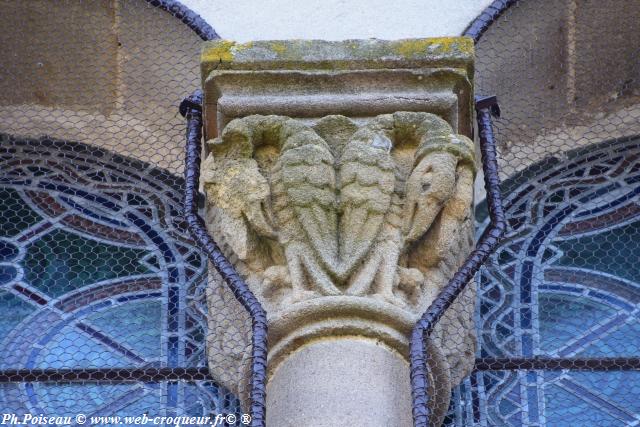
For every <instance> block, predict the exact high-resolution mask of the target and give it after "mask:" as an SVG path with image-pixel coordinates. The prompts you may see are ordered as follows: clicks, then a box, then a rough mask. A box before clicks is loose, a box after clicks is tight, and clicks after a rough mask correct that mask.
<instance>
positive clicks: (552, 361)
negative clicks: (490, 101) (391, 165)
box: [448, 0, 640, 427]
mask: <svg viewBox="0 0 640 427" xmlns="http://www.w3.org/2000/svg"><path fill="white" fill-rule="evenodd" d="M496 3H501V2H496ZM511 3H514V2H511ZM638 22H640V4H639V3H638V2H627V1H604V2H603V1H598V2H594V1H576V0H569V1H565V0H554V1H550V0H528V1H520V2H516V3H515V5H513V6H512V7H510V8H508V9H507V10H506V11H505V12H504V14H503V15H502V16H501V17H500V18H498V19H497V21H496V22H495V23H493V24H492V25H491V26H490V27H489V28H488V30H487V32H486V33H485V34H484V35H483V36H482V38H481V39H480V41H479V43H478V44H477V62H476V64H477V72H476V92H477V93H481V94H491V95H497V96H498V100H499V102H500V107H501V110H502V115H501V118H499V119H495V120H494V133H495V138H496V141H497V144H498V146H497V148H498V156H499V165H500V174H501V180H502V185H501V189H502V196H503V204H504V209H505V213H506V219H507V231H506V234H505V237H504V239H503V241H502V242H501V243H500V245H499V247H498V248H497V250H496V251H495V252H494V254H493V255H492V256H491V257H490V259H489V261H487V262H486V263H485V265H484V267H483V268H482V269H481V271H480V273H479V274H478V276H477V287H478V304H477V313H476V325H477V331H478V357H479V358H480V359H479V360H478V362H477V364H476V372H475V373H474V374H472V375H471V377H470V378H469V379H467V380H466V381H465V382H464V383H463V385H462V386H460V387H459V388H457V389H456V390H455V393H454V404H453V405H452V407H451V408H450V418H449V420H448V423H449V424H450V425H474V426H475V425H482V426H566V427H569V426H576V427H578V426H626V425H637V423H638V422H639V420H640V406H638V392H639V391H640V372H638V371H637V369H638V363H637V362H638V358H639V357H640V317H639V316H638V302H639V299H638V296H639V295H640V293H639V292H640V268H639V267H638V264H637V263H638V253H640V247H639V243H638V242H640V239H639V237H640V215H639V213H640V205H639V201H640V199H639V194H640V156H639V155H640V137H639V135H640V104H639V101H640V62H639V61H638V58H639V57H640V32H638V28H639V27H638ZM481 191H482V190H480V192H481ZM478 199H479V200H482V197H480V198H478ZM476 214H477V219H478V221H479V224H480V227H479V231H482V229H483V227H486V224H487V223H488V219H487V211H486V204H484V203H480V204H479V205H478V208H477V212H476ZM577 359H580V360H577ZM634 368H635V370H634Z"/></svg>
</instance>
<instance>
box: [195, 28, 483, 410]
mask: <svg viewBox="0 0 640 427" xmlns="http://www.w3.org/2000/svg"><path fill="white" fill-rule="evenodd" d="M447 40H449V39H447ZM269 43H271V44H269ZM349 43H353V44H354V45H355V47H353V46H351V47H350V44H349ZM421 43H422V44H421ZM438 43H441V44H446V43H448V45H447V46H442V45H438ZM465 43H467V42H466V41H464V39H453V41H448V42H447V41H445V40H440V42H437V41H434V40H430V41H428V42H420V41H417V42H416V41H414V42H408V41H403V42H380V41H370V42H341V43H333V44H332V43H329V42H308V43H307V42H288V43H284V44H283V46H281V47H278V46H276V45H275V44H274V42H261V43H256V44H253V45H244V46H238V45H235V44H230V43H228V42H218V43H217V44H215V45H209V46H208V47H206V48H205V50H204V54H203V57H204V58H205V61H204V63H203V71H204V85H205V89H206V93H205V96H206V109H207V116H208V120H207V137H208V140H207V145H206V149H207V156H206V158H205V161H204V162H203V165H202V177H203V185H204V187H203V188H204V191H205V195H206V217H207V226H208V227H209V231H210V232H211V234H212V235H214V236H215V237H216V240H218V241H219V242H220V243H221V245H222V247H223V248H224V250H225V252H226V255H227V256H228V257H229V259H231V260H232V262H233V263H234V264H235V266H236V268H237V269H238V271H239V272H240V273H241V274H242V275H243V276H244V278H245V279H246V281H247V283H248V285H249V286H250V287H251V289H252V290H253V292H254V293H255V294H256V296H258V298H259V299H260V300H261V301H262V302H263V304H264V306H265V308H266V310H267V313H268V319H269V323H270V325H269V327H270V335H269V345H270V351H269V372H270V375H271V376H273V374H274V371H275V370H277V369H278V367H279V366H281V365H282V364H283V363H284V360H285V359H287V358H288V357H289V355H291V354H293V353H294V352H296V351H297V350H298V349H300V348H302V347H303V346H305V345H310V344H313V343H314V342H318V340H321V339H324V338H327V337H332V338H335V337H360V338H363V339H368V340H373V341H375V342H379V343H381V345H383V346H385V348H388V349H390V351H392V352H394V354H398V355H401V359H403V358H404V360H406V357H407V355H408V337H409V332H410V330H411V328H412V327H413V325H414V324H415V322H416V320H417V319H418V317H419V316H420V314H421V313H422V312H424V311H425V310H426V309H427V307H428V306H429V305H430V304H431V302H432V301H433V300H434V298H435V297H436V296H437V294H438V293H439V291H440V290H441V289H442V287H443V286H444V285H445V284H446V283H447V281H448V280H449V279H450V278H451V277H452V275H453V274H454V272H455V271H456V270H457V268H458V267H459V266H460V265H461V263H462V262H463V261H464V259H465V258H466V256H467V255H468V253H469V252H470V251H471V248H472V245H473V220H472V206H473V183H474V178H475V172H476V160H475V147H474V143H473V141H472V140H470V139H469V137H470V134H471V127H470V92H471V84H470V77H469V76H470V72H471V71H472V62H471V60H470V57H469V55H470V53H469V52H466V51H465V49H466V48H465V46H466V44H465ZM327 46H330V47H331V49H328V48H327ZM416 46H418V47H416ZM307 48H308V49H310V50H308V51H307V50H305V49H307ZM412 49H414V50H412ZM416 49H418V51H416ZM302 52H305V53H304V55H303V53H302ZM314 54H315V55H317V57H316V58H315V59H314V60H313V61H311V60H308V59H306V58H309V57H310V56H313V55H314ZM247 58H253V59H252V61H250V60H248V59H247ZM345 58H346V59H345ZM349 58H350V59H349ZM216 61H217V65H216V66H213V65H215V63H216ZM403 110H407V111H403ZM214 112H215V114H214ZM256 113H260V114H256ZM264 113H277V114H269V115H265V114H264ZM335 113H348V114H345V115H339V114H335ZM211 282H212V283H211V289H210V292H209V305H210V312H212V313H213V312H217V311H218V310H219V309H220V308H221V307H222V306H223V305H224V304H223V303H222V302H221V301H228V300H229V298H228V295H226V294H225V291H224V288H223V286H222V285H221V284H220V283H219V281H218V280H217V278H216V277H215V275H214V276H212V279H211ZM474 299H475V296H474V291H473V288H469V290H468V291H467V292H466V294H465V295H463V297H462V298H460V299H459V301H458V302H457V303H456V304H457V306H454V307H453V308H452V310H450V311H449V312H448V313H447V315H445V317H444V319H443V321H442V322H441V323H440V325H439V326H438V329H437V330H436V333H435V335H434V339H433V341H432V342H431V343H430V346H429V352H430V353H431V358H430V360H431V364H432V366H431V368H432V369H431V371H432V375H434V376H436V377H437V378H438V380H437V381H436V382H435V383H436V384H437V386H438V387H440V388H441V389H442V390H440V391H439V392H438V393H435V395H434V402H435V404H438V405H439V406H440V407H444V408H445V409H446V406H447V405H448V399H449V390H450V388H451V386H452V385H454V384H457V383H458V382H459V381H460V380H461V379H462V377H464V376H465V375H466V374H468V373H469V371H470V369H471V367H472V365H473V356H474V350H475V338H474V330H473V322H472V316H473V305H474ZM210 316H211V317H212V318H215V317H216V314H210ZM210 324H211V325H212V327H213V328H214V331H217V332H215V333H214V334H213V335H212V336H211V337H210V340H209V346H210V348H215V349H216V350H214V351H211V353H214V355H210V360H211V366H212V370H213V372H214V375H216V370H218V372H217V377H218V378H222V377H224V375H227V376H228V375H229V374H228V373H226V374H225V372H228V368H229V365H233V364H234V363H235V365H240V366H242V364H243V363H246V360H245V361H244V362H243V358H242V357H243V356H242V355H243V354H244V352H243V350H244V347H243V345H245V346H246V345H247V343H240V344H239V345H238V346H236V348H235V350H234V351H235V353H234V351H231V353H234V355H233V358H232V359H233V361H234V362H233V363H231V364H229V363H226V364H225V363H223V361H222V360H217V359H215V358H216V357H218V358H219V355H217V354H218V353H220V352H223V350H222V349H223V348H224V344H223V343H222V341H221V338H220V336H221V334H222V335H224V328H221V327H220V326H219V324H217V323H216V322H215V321H214V322H213V323H210ZM216 328H217V329H216ZM312 347H313V346H312ZM227 351H228V350H227ZM240 371H242V368H241V369H240ZM238 375H239V376H242V375H243V373H242V372H238ZM407 381H408V378H407ZM236 383H237V381H236ZM233 384H234V381H233V380H230V381H228V384H227V385H228V386H229V387H230V388H232V390H233V387H234V386H233ZM407 384H408V383H407ZM235 391H239V390H235ZM240 391H241V390H240Z"/></svg>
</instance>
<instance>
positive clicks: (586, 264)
mask: <svg viewBox="0 0 640 427" xmlns="http://www.w3.org/2000/svg"><path fill="white" fill-rule="evenodd" d="M557 245H558V247H559V248H560V249H562V251H563V252H564V256H563V257H562V258H561V259H560V260H559V261H558V264H559V265H563V266H569V267H580V268H587V269H589V270H597V271H603V272H605V273H609V274H612V275H614V276H618V277H622V278H625V279H627V280H631V281H635V282H640V268H638V258H637V256H629V254H640V222H634V223H631V224H627V225H625V226H623V227H618V228H614V229H612V230H609V231H604V232H601V233H598V234H595V235H589V236H584V237H580V238H577V239H571V240H567V241H563V242H557Z"/></svg>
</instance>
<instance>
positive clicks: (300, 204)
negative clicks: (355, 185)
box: [277, 131, 337, 269]
mask: <svg viewBox="0 0 640 427" xmlns="http://www.w3.org/2000/svg"><path fill="white" fill-rule="evenodd" d="M290 139H291V140H288V141H287V142H285V144H284V148H283V152H282V155H281V156H280V159H279V165H278V166H277V167H279V169H280V173H281V177H282V178H281V179H282V183H283V186H284V189H285V193H286V195H287V201H288V205H289V206H291V207H293V209H294V211H295V213H296V216H297V218H298V221H300V224H301V225H302V228H303V229H304V231H305V233H306V234H307V238H308V242H310V243H311V246H312V247H313V248H314V250H315V251H316V252H317V254H318V255H319V256H320V258H321V260H322V262H323V263H324V264H325V266H326V267H327V268H329V269H330V268H331V266H333V265H334V264H335V263H336V260H337V247H336V246H337V245H336V240H335V235H336V232H337V209H336V201H335V182H336V179H335V171H334V167H333V163H334V161H333V155H332V154H331V151H330V150H329V147H328V146H327V144H326V143H325V142H324V141H323V140H322V139H321V138H320V137H319V136H318V135H317V134H315V133H314V132H312V131H306V132H302V133H301V134H296V135H293V136H292V137H291V138H290Z"/></svg>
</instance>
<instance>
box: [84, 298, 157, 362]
mask: <svg viewBox="0 0 640 427" xmlns="http://www.w3.org/2000/svg"><path fill="white" fill-rule="evenodd" d="M88 320H89V323H91V324H92V325H93V326H96V327H97V328H98V329H99V330H101V331H103V332H105V333H107V334H108V335H109V336H111V337H112V338H114V339H115V340H116V341H118V342H120V343H123V344H126V345H127V346H129V347H130V348H132V349H134V350H135V351H136V352H137V353H139V354H141V355H143V356H145V357H148V358H156V357H160V355H161V349H162V345H161V342H160V338H161V333H162V329H161V325H162V303H161V302H160V301H146V302H137V303H128V304H125V305H121V306H117V307H114V308H111V309H108V310H105V311H102V312H100V313H98V314H94V315H92V316H90V317H88Z"/></svg>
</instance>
